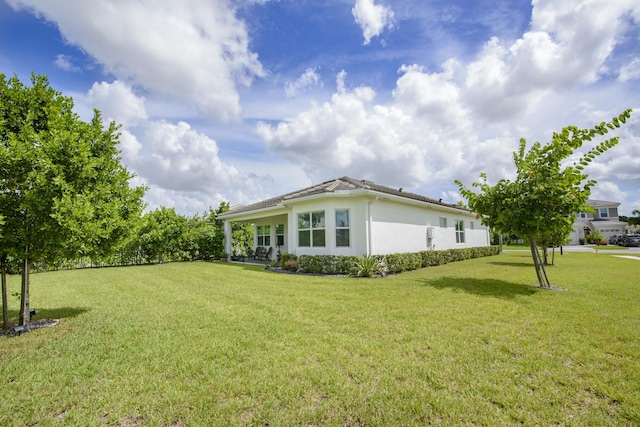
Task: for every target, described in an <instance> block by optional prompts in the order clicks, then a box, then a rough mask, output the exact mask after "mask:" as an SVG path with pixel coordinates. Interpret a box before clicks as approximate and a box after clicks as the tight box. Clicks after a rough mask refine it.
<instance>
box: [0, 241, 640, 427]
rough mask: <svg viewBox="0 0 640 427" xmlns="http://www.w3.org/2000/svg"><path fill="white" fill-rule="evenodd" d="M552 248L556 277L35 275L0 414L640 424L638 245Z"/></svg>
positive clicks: (130, 422)
mask: <svg viewBox="0 0 640 427" xmlns="http://www.w3.org/2000/svg"><path fill="white" fill-rule="evenodd" d="M556 264H558V265H557V266H555V267H549V268H548V274H549V276H550V279H551V282H552V284H553V285H555V286H562V287H564V288H566V290H565V291H545V290H540V289H537V288H534V287H533V286H531V285H532V284H534V283H535V282H536V279H535V272H534V270H533V267H532V266H531V260H530V258H529V257H528V256H527V253H526V252H513V253H508V254H504V255H500V256H496V257H490V258H483V259H475V260H470V261H464V262H459V263H454V264H449V265H445V266H442V267H434V268H428V269H423V270H419V271H414V272H410V273H404V274H401V275H397V276H394V277H389V278H386V279H345V278H328V277H313V276H297V275H286V274H277V273H270V272H266V271H264V270H263V269H262V268H260V267H251V266H244V265H234V264H226V263H203V262H200V263H182V264H165V265H157V266H142V267H125V268H103V269H88V270H77V271H61V272H53V273H43V274H35V275H33V276H32V306H33V307H35V308H36V309H37V311H38V316H37V318H47V317H51V318H59V319H60V324H59V325H58V326H55V327H52V328H44V329H40V330H36V331H32V332H30V333H28V334H25V335H23V336H20V337H14V338H9V337H0V390H1V392H2V398H1V399H0V425H1V426H24V425H38V426H47V425H65V426H66V425H78V426H88V425H92V426H94V425H96V426H100V425H109V426H139V425H140V426H142V425H151V426H183V425H184V426H192V425H196V426H198V425H201V426H210V425H224V426H226V425H265V426H266V425H269V426H291V425H335V426H383V425H389V426H400V425H402V426H411V425H427V424H432V425H434V424H435V425H460V424H479V425H512V424H524V425H575V426H584V425H589V426H598V425H638V424H639V423H640V307H639V302H640V261H637V260H630V259H624V258H617V257H613V256H611V255H608V254H602V253H601V254H598V255H596V254H591V253H565V255H563V256H559V255H557V256H556ZM10 284H11V290H10V292H9V293H13V292H16V291H17V289H18V286H19V278H18V277H12V278H11V283H10ZM11 303H12V306H11V309H12V313H11V314H12V317H14V318H17V312H16V310H17V309H18V302H17V301H16V300H15V299H14V298H12V299H11Z"/></svg>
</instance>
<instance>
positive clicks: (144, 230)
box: [7, 202, 253, 274]
mask: <svg viewBox="0 0 640 427" xmlns="http://www.w3.org/2000/svg"><path fill="white" fill-rule="evenodd" d="M227 210H229V203H228V202H222V203H220V206H219V207H218V208H217V209H213V208H209V211H208V212H206V213H205V214H202V215H194V216H185V215H180V214H178V213H177V212H176V211H175V209H174V208H166V207H160V208H157V209H155V210H153V211H150V212H147V213H145V214H144V215H142V216H141V217H140V218H137V219H133V220H131V221H130V233H129V235H128V236H126V237H125V238H124V239H122V241H121V242H120V243H119V244H118V245H117V246H115V247H114V248H113V250H112V251H110V252H105V253H99V254H90V255H84V256H83V255H80V254H79V255H78V256H67V257H60V256H52V257H46V258H43V259H40V260H39V261H38V262H35V263H34V264H33V265H32V271H50V270H64V269H74V268H91V267H109V266H124V265H142V264H156V263H165V262H182V261H211V260H217V259H220V258H223V257H227V256H228V255H229V254H227V253H226V252H225V251H224V237H225V235H224V224H223V222H222V221H221V220H219V219H216V217H217V215H218V214H220V213H222V212H226V211H227ZM233 241H234V252H237V253H244V254H245V255H246V252H245V250H244V248H249V247H252V246H253V225H252V224H240V223H236V224H233ZM21 271H22V262H21V260H20V259H18V258H15V259H14V258H11V259H9V260H8V262H7V272H8V273H9V274H13V273H15V274H18V273H20V272H21Z"/></svg>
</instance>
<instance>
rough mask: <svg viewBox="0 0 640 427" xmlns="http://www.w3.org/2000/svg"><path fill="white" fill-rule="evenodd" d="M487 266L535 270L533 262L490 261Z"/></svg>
mask: <svg viewBox="0 0 640 427" xmlns="http://www.w3.org/2000/svg"><path fill="white" fill-rule="evenodd" d="M487 264H493V265H502V266H507V267H529V268H533V262H505V261H489V262H488V263H487Z"/></svg>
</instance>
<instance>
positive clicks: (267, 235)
mask: <svg viewBox="0 0 640 427" xmlns="http://www.w3.org/2000/svg"><path fill="white" fill-rule="evenodd" d="M218 218H219V219H223V220H224V222H225V223H224V227H225V251H226V252H227V253H231V247H232V246H231V237H232V233H231V225H232V223H233V222H244V223H252V224H254V227H255V228H254V248H257V247H264V248H269V247H271V248H273V250H272V253H271V258H275V257H276V254H277V253H278V250H279V251H280V252H281V253H285V252H288V253H294V254H296V255H354V256H360V255H363V254H367V255H385V254H390V253H402V252H419V251H424V250H434V249H438V250H442V249H451V248H470V247H477V246H489V245H490V236H489V230H488V229H487V227H485V226H483V225H482V224H481V222H480V219H478V218H477V216H476V214H474V213H473V212H471V211H469V210H468V209H466V208H464V207H462V206H459V205H457V204H450V203H445V202H443V201H442V200H436V199H431V198H428V197H424V196H421V195H419V194H414V193H410V192H406V191H403V190H402V188H391V187H387V186H384V185H379V184H375V183H373V182H371V181H365V180H359V179H353V178H349V177H346V176H345V177H342V178H337V179H333V180H330V181H326V182H323V183H321V184H317V185H312V186H310V187H307V188H303V189H300V190H297V191H294V192H291V193H287V194H283V195H281V196H277V197H273V198H271V199H267V200H263V201H261V202H258V203H254V204H251V205H247V206H236V207H233V208H232V209H230V210H229V211H227V212H225V213H222V214H220V215H218Z"/></svg>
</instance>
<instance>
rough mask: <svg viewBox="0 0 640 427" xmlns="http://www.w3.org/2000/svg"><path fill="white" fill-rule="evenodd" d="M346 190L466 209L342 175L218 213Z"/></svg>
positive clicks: (235, 212) (276, 204) (261, 206)
mask: <svg viewBox="0 0 640 427" xmlns="http://www.w3.org/2000/svg"><path fill="white" fill-rule="evenodd" d="M348 190H370V191H374V192H378V193H383V194H389V195H393V196H398V197H403V198H406V199H411V200H417V201H419V202H425V203H431V204H435V205H441V206H446V207H448V208H457V209H460V210H464V211H467V209H465V208H463V207H461V206H458V205H456V204H450V203H445V202H442V201H440V200H436V199H432V198H430V197H425V196H421V195H420V194H415V193H410V192H406V191H402V188H399V189H398V188H391V187H387V186H385V185H380V184H376V183H374V182H371V181H366V180H364V179H354V178H349V177H348V176H343V177H342V178H336V179H332V180H330V181H325V182H323V183H321V184H316V185H312V186H310V187H306V188H303V189H301V190H296V191H293V192H291V193H287V194H282V195H280V196H276V197H272V198H270V199H266V200H262V201H260V202H257V203H252V204H250V205H244V206H236V207H233V208H231V209H230V210H229V211H228V212H225V213H223V214H220V217H225V216H227V215H233V214H239V213H245V212H251V211H257V210H262V209H267V208H272V207H276V206H278V205H279V204H281V203H283V202H286V201H289V200H294V199H298V198H302V197H307V196H313V195H316V194H323V193H333V192H336V191H348Z"/></svg>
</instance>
